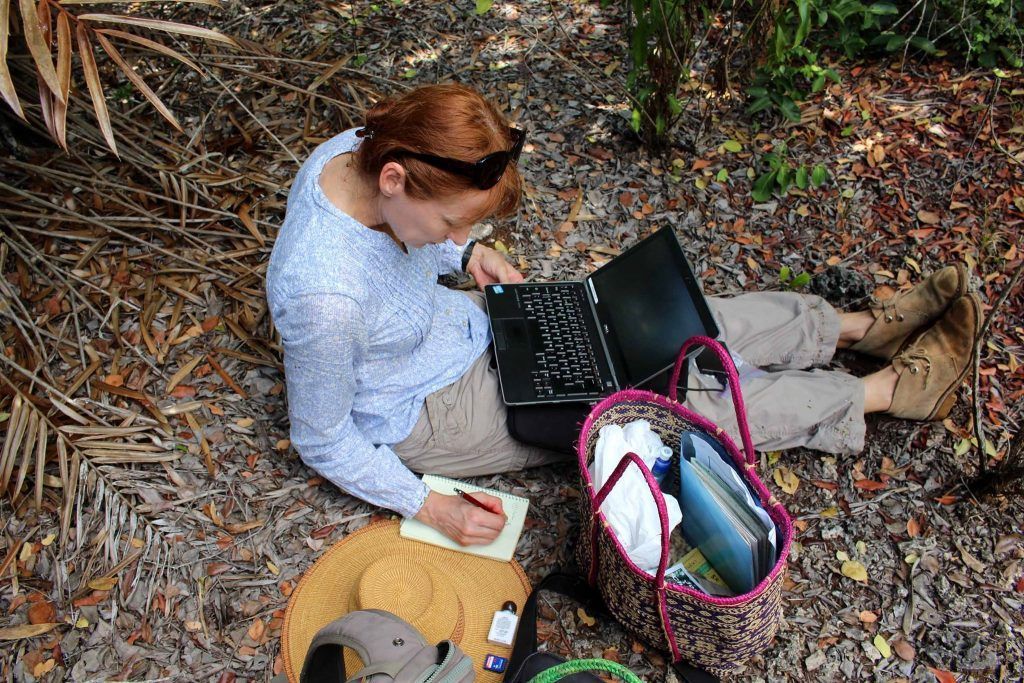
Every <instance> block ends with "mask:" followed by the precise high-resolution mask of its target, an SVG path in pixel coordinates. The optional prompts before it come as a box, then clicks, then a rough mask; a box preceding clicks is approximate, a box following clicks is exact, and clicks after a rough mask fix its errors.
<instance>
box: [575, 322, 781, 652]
mask: <svg viewBox="0 0 1024 683" xmlns="http://www.w3.org/2000/svg"><path fill="white" fill-rule="evenodd" d="M695 339H703V340H706V341H705V342H704V343H707V342H712V345H714V346H717V342H714V340H711V339H709V338H707V337H696V338H695ZM684 348H686V345H684ZM731 362H732V359H731V358H729V363H730V364H731ZM724 364H725V361H724V359H723V365H724ZM728 367H729V366H728V365H727V366H726V368H727V370H728ZM733 374H735V369H733ZM676 379H677V380H678V377H677V378H676ZM674 384H675V382H673V385H674ZM738 384H739V382H738V381H736V382H730V385H733V386H738ZM736 395H737V393H735V392H734V394H733V396H734V397H735V396H736ZM627 402H649V403H656V404H658V405H660V406H662V407H663V408H666V409H668V410H670V411H672V412H674V413H676V414H677V415H679V416H680V417H682V418H683V419H685V420H686V421H687V422H690V423H691V424H693V425H695V426H698V427H700V428H702V429H704V430H705V431H706V432H707V433H709V434H713V435H715V437H716V438H718V439H719V440H720V441H721V442H722V445H723V446H725V448H726V451H727V452H728V453H729V455H730V457H731V458H732V459H733V462H735V463H736V464H737V465H738V466H739V467H740V470H741V474H742V476H743V478H744V479H746V480H747V481H748V482H749V483H750V484H751V485H752V486H753V487H754V490H755V492H756V493H757V495H758V498H760V500H761V503H762V504H763V505H764V508H765V510H766V511H767V512H768V514H769V516H770V517H771V518H772V520H773V521H775V523H776V524H778V525H779V526H781V528H782V531H783V545H782V549H781V550H780V551H779V554H778V558H779V559H778V560H777V561H776V563H775V566H774V567H773V568H772V571H771V572H769V573H768V575H767V576H765V577H764V579H762V580H761V582H760V583H758V584H757V585H756V586H755V587H754V589H753V590H752V591H750V592H749V593H743V594H741V595H734V596H732V597H728V598H720V597H714V596H710V595H707V594H705V593H702V592H700V591H697V590H694V589H692V588H689V587H686V586H682V585H679V584H675V583H674V584H671V586H672V587H673V590H674V591H676V592H678V593H684V594H686V595H690V596H692V597H694V598H697V599H698V600H701V601H703V602H706V603H710V604H713V605H720V606H723V607H730V606H737V605H742V604H744V603H747V602H750V601H752V600H754V599H756V598H757V597H758V596H760V595H761V593H763V592H764V591H765V590H766V589H767V588H768V586H769V584H770V583H771V582H772V581H773V580H774V579H775V577H776V576H777V575H778V574H779V573H780V572H781V571H782V569H783V568H784V567H785V565H786V562H785V558H787V557H788V556H789V550H790V546H791V545H792V542H793V522H792V521H791V520H790V518H789V514H788V513H787V512H786V510H785V508H784V507H783V506H782V504H781V503H778V502H776V503H774V504H773V503H772V502H771V500H772V495H771V492H770V491H768V489H767V487H765V485H764V483H763V482H762V481H761V479H760V477H758V476H757V473H756V472H755V471H754V470H753V468H750V469H748V468H746V467H745V464H746V463H745V459H744V457H743V455H742V454H741V453H740V450H739V449H738V448H737V447H736V444H735V442H734V441H733V440H732V438H731V437H730V436H729V435H728V434H727V433H726V432H725V431H722V430H719V428H718V426H717V425H715V424H714V423H713V422H711V421H710V420H708V419H707V418H705V417H703V416H701V415H698V414H697V413H695V412H693V411H692V410H690V409H689V408H687V407H686V406H684V405H682V404H680V403H678V402H677V401H673V400H672V399H670V398H668V397H666V396H662V395H661V394H658V393H655V392H653V391H647V390H644V389H624V390H622V391H618V392H616V393H614V394H612V395H611V396H608V397H607V398H605V399H604V400H602V401H601V402H600V403H598V404H597V405H595V406H594V407H593V409H592V410H591V411H590V414H589V415H588V416H587V419H586V421H584V423H583V429H582V430H580V439H579V442H578V443H577V448H576V455H577V460H578V462H579V467H580V476H581V477H582V478H583V480H584V483H585V484H586V488H587V490H588V495H589V497H590V503H591V511H592V513H593V515H594V518H595V522H594V523H595V524H596V523H597V521H596V520H598V519H599V520H600V522H601V524H602V525H603V526H604V527H605V528H607V527H608V526H609V524H608V520H607V519H606V518H605V516H604V513H603V512H601V508H600V505H598V504H596V503H595V500H596V495H595V493H594V481H593V479H591V477H590V469H589V462H588V461H587V452H588V451H587V437H588V435H589V434H590V431H591V429H592V428H593V425H594V422H595V421H596V420H597V418H598V417H599V416H600V415H601V414H602V413H604V412H605V411H606V410H608V409H609V408H611V407H612V406H614V405H615V404H617V403H627ZM738 415H739V413H738ZM742 418H743V419H742V422H741V423H740V431H741V433H743V434H744V436H745V437H746V438H745V439H744V440H749V438H750V436H749V430H748V429H747V422H746V414H745V411H744V412H743V413H742ZM750 452H751V453H753V446H751V451H750ZM752 464H753V463H752ZM620 465H621V463H620ZM643 469H644V470H646V474H647V475H650V471H649V470H647V468H646V466H645V467H644V468H643ZM620 476H621V475H620ZM652 478H653V477H652ZM603 488H606V487H603ZM603 488H602V490H603ZM606 495H607V494H606ZM602 500H603V498H602ZM659 503H660V505H659V510H660V508H661V506H664V505H665V502H664V500H661V501H659ZM608 536H609V538H611V540H612V542H613V543H614V544H615V546H616V548H617V550H618V552H619V555H620V557H621V558H622V559H623V560H625V561H626V564H627V566H628V567H629V568H630V570H631V571H632V572H633V573H634V574H636V575H637V576H638V577H639V578H640V579H641V580H644V581H647V582H651V581H655V582H658V581H659V579H658V577H652V576H651V575H650V574H648V573H647V572H645V571H644V570H642V569H640V567H638V566H637V565H636V564H634V562H633V561H632V560H631V559H630V558H629V556H628V555H627V554H626V549H625V548H624V547H623V546H622V543H620V542H619V539H618V538H617V537H616V536H615V534H613V533H611V531H610V530H609V531H608ZM591 543H592V546H593V547H592V553H593V556H594V561H592V562H591V572H590V577H589V580H590V583H591V585H593V584H595V583H596V581H597V575H596V559H597V558H596V556H597V543H596V538H592V541H591ZM667 544H668V538H667V534H665V535H663V536H662V550H663V554H664V555H667V553H668V550H667ZM655 585H656V587H657V588H658V591H659V594H660V595H661V596H662V600H661V601H660V602H664V590H665V584H664V574H662V575H661V581H660V583H656V584H655ZM659 608H660V609H661V610H662V618H663V620H664V619H665V618H666V617H667V611H666V610H667V605H664V604H662V605H659ZM672 648H673V650H675V641H674V639H672ZM673 655H674V656H675V652H673Z"/></svg>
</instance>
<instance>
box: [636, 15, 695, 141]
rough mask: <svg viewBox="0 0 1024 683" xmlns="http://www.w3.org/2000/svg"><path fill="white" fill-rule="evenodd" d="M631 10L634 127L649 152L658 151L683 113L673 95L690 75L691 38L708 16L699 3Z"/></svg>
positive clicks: (693, 46)
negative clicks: (648, 148) (650, 149)
mask: <svg viewBox="0 0 1024 683" xmlns="http://www.w3.org/2000/svg"><path fill="white" fill-rule="evenodd" d="M629 7H630V10H631V14H632V22H631V24H630V27H629V58H630V67H629V73H628V75H627V76H626V86H627V88H628V89H629V92H630V94H631V96H632V103H633V107H632V127H633V131H634V132H636V133H637V134H638V135H640V137H641V138H642V139H643V140H644V142H645V143H646V144H647V145H648V146H649V147H650V148H652V149H662V148H664V147H665V146H667V144H668V140H669V133H670V132H671V130H672V128H673V126H674V125H675V123H676V122H677V121H678V119H679V115H680V114H681V113H682V105H681V104H680V102H679V100H678V98H677V96H676V94H677V92H678V89H679V85H680V83H681V82H682V81H683V80H684V79H685V78H687V77H688V75H689V64H690V59H691V58H692V56H693V51H694V49H695V47H696V46H695V44H694V40H693V37H694V35H695V32H696V30H697V28H698V27H699V26H700V25H701V24H702V23H703V22H704V20H705V17H706V13H705V9H704V6H703V4H702V2H699V1H698V2H687V1H686V0H630V5H629Z"/></svg>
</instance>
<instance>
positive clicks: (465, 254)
mask: <svg viewBox="0 0 1024 683" xmlns="http://www.w3.org/2000/svg"><path fill="white" fill-rule="evenodd" d="M475 246H476V240H470V242H469V244H467V245H466V248H465V249H463V250H462V272H463V273H465V272H466V266H468V265H469V259H470V258H471V257H472V256H473V247H475Z"/></svg>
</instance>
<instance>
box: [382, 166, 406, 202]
mask: <svg viewBox="0 0 1024 683" xmlns="http://www.w3.org/2000/svg"><path fill="white" fill-rule="evenodd" d="M377 186H378V188H379V189H380V193H381V194H382V195H384V196H385V197H393V196H394V195H395V194H398V193H400V192H404V191H405V167H404V166H402V165H401V164H400V163H398V162H397V161H389V162H387V163H386V164H384V166H383V167H382V168H381V169H380V176H379V177H378V178H377Z"/></svg>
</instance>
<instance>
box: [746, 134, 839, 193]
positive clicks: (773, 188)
mask: <svg viewBox="0 0 1024 683" xmlns="http://www.w3.org/2000/svg"><path fill="white" fill-rule="evenodd" d="M761 161H762V162H764V163H766V164H767V165H768V170H767V171H766V172H765V173H763V174H761V175H760V176H758V177H757V179H756V180H754V185H753V187H752V189H751V192H750V195H751V197H753V198H754V201H756V202H766V201H768V200H769V199H771V197H772V195H773V194H775V193H776V192H778V193H779V194H785V193H786V192H788V191H789V188H790V187H792V186H794V185H795V186H796V187H798V188H799V189H801V190H806V189H807V188H808V187H819V186H821V185H823V184H825V183H826V182H827V181H828V171H827V170H826V169H825V167H824V166H822V165H821V164H817V165H816V166H814V167H813V168H808V167H807V166H806V165H805V164H800V165H798V166H794V165H793V164H791V163H790V162H789V148H788V146H787V145H786V143H785V142H780V143H779V144H778V145H776V146H775V149H773V150H772V151H771V152H769V153H767V154H765V155H764V156H763V157H761Z"/></svg>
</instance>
